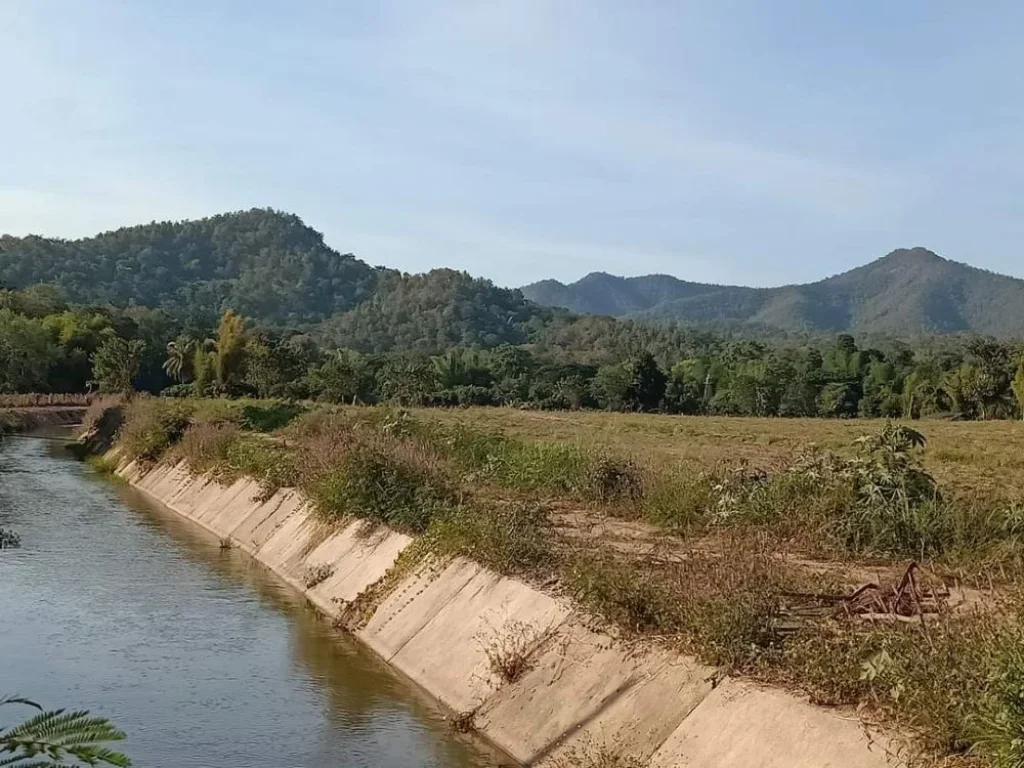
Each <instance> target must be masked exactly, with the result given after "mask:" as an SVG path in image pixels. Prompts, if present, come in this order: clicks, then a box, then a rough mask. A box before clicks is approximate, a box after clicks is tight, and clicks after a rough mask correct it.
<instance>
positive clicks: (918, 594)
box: [778, 562, 950, 634]
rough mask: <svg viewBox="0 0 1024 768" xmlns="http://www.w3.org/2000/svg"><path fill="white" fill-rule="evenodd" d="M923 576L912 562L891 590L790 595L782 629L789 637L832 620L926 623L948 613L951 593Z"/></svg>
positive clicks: (867, 588)
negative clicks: (921, 577) (929, 619)
mask: <svg viewBox="0 0 1024 768" xmlns="http://www.w3.org/2000/svg"><path fill="white" fill-rule="evenodd" d="M922 572H923V569H922V568H921V566H920V565H919V564H918V563H916V562H911V563H910V565H908V566H907V568H906V570H905V571H904V572H903V576H902V577H901V578H900V579H899V581H897V582H895V583H894V584H892V585H890V586H887V587H882V586H880V585H879V584H877V583H875V582H870V583H868V584H864V585H863V586H861V587H859V588H857V589H855V590H854V591H853V592H851V593H850V594H848V595H836V594H799V593H792V594H787V595H786V597H787V598H788V599H789V605H787V606H786V608H785V609H784V610H783V620H782V621H781V622H780V625H779V627H778V629H779V631H780V632H782V633H783V634H787V633H790V632H794V631H797V630H798V629H800V628H801V627H804V626H807V625H808V624H809V623H812V622H814V621H818V620H821V619H824V618H828V617H830V616H831V617H834V618H838V617H845V618H857V619H866V620H877V621H908V622H915V621H923V620H924V617H925V616H928V615H934V614H939V613H942V612H943V611H945V610H947V609H948V607H949V604H948V601H949V597H950V591H949V589H948V588H947V587H945V586H944V585H941V584H940V585H939V586H932V585H931V584H922V583H921V579H920V578H919V574H921V573H922Z"/></svg>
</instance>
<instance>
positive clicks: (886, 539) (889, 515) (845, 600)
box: [90, 398, 1024, 768]
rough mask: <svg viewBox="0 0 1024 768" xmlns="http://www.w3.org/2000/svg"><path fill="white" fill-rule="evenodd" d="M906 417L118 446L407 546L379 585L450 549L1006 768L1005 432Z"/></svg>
mask: <svg viewBox="0 0 1024 768" xmlns="http://www.w3.org/2000/svg"><path fill="white" fill-rule="evenodd" d="M103 408H104V406H103V405H101V404H96V405H94V407H93V409H92V414H91V417H90V420H94V419H95V418H96V417H97V416H99V414H100V411H102V410H103ZM910 426H912V429H907V428H905V427H904V426H900V425H898V424H891V423H887V422H882V421H860V420H857V421H823V420H783V419H779V420H766V419H741V418H706V417H669V416H655V415H625V414H604V413H564V412H563V413H540V412H530V411H518V410H510V409H495V408H480V409H468V410H450V411H449V410H440V409H430V410H427V409H422V410H413V411H405V410H396V409H389V408H370V407H366V408H348V407H321V406H315V405H306V406H297V405H295V404H290V403H277V402H267V401H251V400H250V401H197V400H168V399H163V400H162V399H156V398H138V399H136V400H135V401H133V402H132V403H131V404H130V405H128V407H127V409H126V414H125V423H124V425H123V427H122V428H121V432H120V437H119V441H118V445H119V447H120V449H121V451H122V455H123V456H124V457H126V458H131V459H136V460H138V461H140V462H143V463H153V462H181V461H184V462H187V463H188V464H189V466H190V467H191V468H192V470H194V471H196V472H212V473H214V474H216V475H219V476H220V477H221V478H222V479H224V480H230V479H232V478H235V477H238V476H240V475H247V476H250V477H254V478H256V479H258V480H259V481H260V483H261V486H262V488H263V492H264V493H266V494H268V495H269V494H272V493H273V492H274V491H276V490H277V489H278V488H281V487H285V486H289V487H298V488H299V489H301V490H302V491H303V492H304V493H305V494H306V496H307V497H308V498H309V499H310V500H311V502H312V504H313V507H314V510H315V512H316V513H317V514H318V515H319V516H320V518H321V519H322V520H323V521H325V522H326V523H328V524H341V523H344V522H346V521H349V520H351V519H352V518H354V517H357V518H363V519H367V520H371V521H374V522H377V523H383V524H386V525H388V526H391V527H392V528H395V529H398V530H403V531H406V532H408V533H410V534H413V535H414V536H416V537H417V542H416V544H415V545H414V546H413V547H411V548H410V549H409V550H407V551H406V553H404V554H403V556H402V558H401V559H400V562H399V563H398V565H396V572H404V571H405V569H407V568H409V567H412V566H415V565H416V563H417V562H419V561H420V559H422V558H439V559H442V560H443V559H445V558H448V557H453V556H463V557H469V558H472V559H474V560H477V561H479V562H481V563H484V564H486V565H487V566H489V567H491V568H493V569H494V570H496V571H498V572H500V573H503V574H508V575H513V576H516V577H518V578H522V579H526V580H528V581H531V582H533V583H534V584H537V585H539V586H541V585H542V588H544V589H548V590H551V591H553V592H555V593H557V594H559V595H561V596H563V597H566V598H569V599H571V600H573V601H575V602H576V603H577V604H578V605H579V606H580V607H581V608H582V609H583V610H584V611H586V612H589V613H590V614H592V615H593V616H594V617H595V618H596V619H598V620H601V621H604V622H606V623H608V624H612V625H616V626H617V627H618V628H619V630H620V631H621V632H622V634H623V636H624V637H629V638H632V640H633V641H635V642H638V643H644V642H657V643H670V644H673V645H674V646H676V647H677V648H678V649H679V650H680V651H682V652H685V653H690V654H693V655H695V656H698V657H699V658H701V659H702V660H704V661H705V662H707V663H710V664H714V665H718V666H719V667H720V668H721V669H722V670H723V671H724V672H728V673H730V674H735V675H745V676H749V677H753V678H756V679H759V680H763V681H766V682H769V683H773V684H778V685H784V686H787V687H791V688H794V689H798V690H800V691H802V692H804V693H806V694H808V695H809V696H810V697H811V698H812V699H813V700H814V701H817V702H820V703H823V704H831V705H845V706H849V707H856V708H857V709H858V710H859V712H860V713H861V715H862V716H864V717H866V718H868V719H871V720H873V721H875V722H879V723H883V724H886V725H892V726H896V727H898V728H900V729H901V730H902V731H903V732H904V733H909V734H913V735H914V736H915V737H916V738H915V739H914V740H913V743H912V750H911V752H909V753H908V754H911V755H913V756H914V759H915V760H917V761H918V762H915V763H913V764H914V765H930V764H935V765H946V766H950V765H954V764H955V765H965V766H966V765H978V766H994V767H995V768H1003V767H1004V766H1007V767H1009V766H1014V767H1015V768H1019V766H1021V765H1024V623H1022V621H1021V616H1024V600H1021V598H1020V590H1021V587H1024V504H1022V503H1021V502H1022V500H1024V478H1022V477H1021V474H1022V473H1020V472H1019V469H1020V468H1021V464H1022V463H1024V450H1022V449H1024V424H1019V423H1011V422H989V423H953V422H940V421H935V422H929V421H922V422H915V423H914V424H913V425H910ZM918 433H921V434H922V435H923V437H924V439H925V442H924V445H921V444H920V435H919V434H918ZM864 436H867V438H866V440H860V441H859V439H860V438H862V437H864ZM858 441H859V442H858ZM815 446H816V447H817V448H816V449H815ZM911 577H913V578H911ZM392 583H394V579H390V580H389V579H388V578H385V580H384V582H382V583H381V585H379V587H378V588H375V589H374V590H372V594H373V596H374V599H379V598H380V597H381V596H383V595H384V594H386V592H387V589H388V588H389V587H388V585H389V584H392ZM374 604H375V603H374V602H373V600H370V601H369V602H368V603H367V604H366V605H361V606H360V607H359V616H362V617H366V616H368V615H371V614H372V611H373V609H374ZM922 761H923V762H922ZM905 764H909V763H905Z"/></svg>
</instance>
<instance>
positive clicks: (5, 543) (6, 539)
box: [0, 527, 21, 549]
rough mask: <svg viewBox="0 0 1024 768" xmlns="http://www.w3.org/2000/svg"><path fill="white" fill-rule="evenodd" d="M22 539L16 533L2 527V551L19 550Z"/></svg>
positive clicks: (0, 531)
mask: <svg viewBox="0 0 1024 768" xmlns="http://www.w3.org/2000/svg"><path fill="white" fill-rule="evenodd" d="M20 546H21V537H20V536H19V535H18V534H16V533H15V532H14V531H11V530H8V529H7V528H3V527H0V549H18V547H20Z"/></svg>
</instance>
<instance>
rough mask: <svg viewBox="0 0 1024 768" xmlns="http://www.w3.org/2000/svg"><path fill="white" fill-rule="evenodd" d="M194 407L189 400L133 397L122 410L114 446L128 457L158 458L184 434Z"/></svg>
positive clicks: (154, 459) (140, 459) (131, 458)
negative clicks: (122, 419) (122, 413)
mask: <svg viewBox="0 0 1024 768" xmlns="http://www.w3.org/2000/svg"><path fill="white" fill-rule="evenodd" d="M193 410H194V404H193V403H192V402H190V401H172V400H159V399H157V398H151V397H137V398H135V399H134V400H132V401H131V403H130V404H129V405H128V407H127V410H126V412H125V419H124V423H123V424H122V426H121V430H120V433H119V435H118V446H119V447H120V448H121V451H122V455H124V457H125V458H127V459H129V460H137V461H142V462H146V463H153V462H156V461H159V460H160V459H161V458H162V457H163V455H164V453H165V452H166V451H167V450H168V449H169V448H171V446H173V445H175V444H176V443H177V442H178V441H179V440H180V439H181V438H182V436H183V435H184V434H185V431H186V430H187V429H188V427H189V423H190V420H191V416H192V411H193Z"/></svg>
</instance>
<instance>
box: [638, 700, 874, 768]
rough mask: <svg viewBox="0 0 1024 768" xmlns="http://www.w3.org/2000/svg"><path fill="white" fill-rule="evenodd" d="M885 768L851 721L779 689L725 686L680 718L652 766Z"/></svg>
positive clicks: (858, 728)
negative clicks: (687, 715) (680, 723)
mask: <svg viewBox="0 0 1024 768" xmlns="http://www.w3.org/2000/svg"><path fill="white" fill-rule="evenodd" d="M747 765H749V766H758V767H759V768H885V767H886V766H890V765H891V763H890V761H889V759H888V757H887V748H886V744H885V743H884V742H883V741H879V742H874V743H872V741H871V738H870V737H869V736H867V735H866V734H865V732H864V728H863V726H862V725H861V723H860V722H859V721H858V720H857V719H856V718H855V717H841V716H839V715H837V714H836V713H834V712H830V711H828V710H824V709H821V708H819V707H815V706H813V705H811V704H808V703H807V702H805V701H802V700H800V699H798V698H797V697H795V696H792V695H790V694H788V693H784V692H782V691H776V690H769V689H765V688H761V687H759V686H756V685H753V684H750V683H743V682H737V681H734V680H725V681H724V682H723V683H722V684H721V685H719V686H718V687H717V688H716V689H715V690H714V691H713V692H712V693H711V694H710V695H708V696H707V697H706V698H705V699H704V701H702V702H701V703H700V705H699V706H698V707H697V708H696V709H695V710H694V711H693V712H692V713H691V714H690V716H689V717H687V718H686V719H685V720H683V722H682V725H680V726H679V727H678V728H677V729H676V731H675V732H674V733H673V734H672V735H671V736H670V737H669V738H668V740H667V741H666V742H665V743H664V744H663V745H662V747H661V749H659V750H658V752H657V753H656V754H655V755H654V758H653V759H652V761H651V767H652V768H674V766H686V767H687V768H723V766H736V768H740V766H747Z"/></svg>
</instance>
